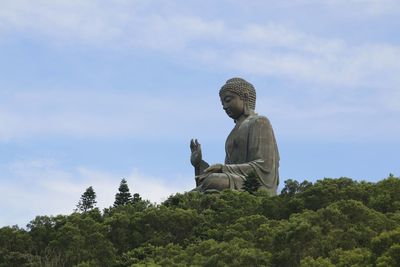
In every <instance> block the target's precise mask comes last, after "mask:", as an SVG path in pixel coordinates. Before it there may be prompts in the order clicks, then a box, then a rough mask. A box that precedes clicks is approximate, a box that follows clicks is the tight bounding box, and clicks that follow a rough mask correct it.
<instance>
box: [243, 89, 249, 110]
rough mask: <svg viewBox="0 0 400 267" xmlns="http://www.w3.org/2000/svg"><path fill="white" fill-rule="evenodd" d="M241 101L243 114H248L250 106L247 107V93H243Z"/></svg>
mask: <svg viewBox="0 0 400 267" xmlns="http://www.w3.org/2000/svg"><path fill="white" fill-rule="evenodd" d="M243 102H244V110H243V111H244V115H250V108H249V94H248V93H244V94H243Z"/></svg>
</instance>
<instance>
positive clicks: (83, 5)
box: [0, 0, 400, 88]
mask: <svg viewBox="0 0 400 267" xmlns="http://www.w3.org/2000/svg"><path fill="white" fill-rule="evenodd" d="M229 2H230V1H227V3H229ZM231 4H233V3H231ZM270 4H271V2H270V1H268V3H267V6H268V5H270ZM153 5H157V6H158V7H159V8H158V9H153V10H151V7H153ZM258 5H261V6H259V7H258V8H259V9H260V8H265V5H266V4H265V3H264V4H262V3H258V4H256V5H255V7H257V6H258ZM279 5H284V6H285V5H288V6H291V5H292V6H302V5H306V6H310V7H313V6H316V7H326V8H329V9H332V10H333V11H332V12H337V13H338V14H340V12H342V10H347V9H346V8H345V7H348V8H350V9H354V10H357V12H361V11H363V10H367V11H365V12H367V13H368V12H369V11H368V10H373V11H374V12H389V11H393V10H399V8H395V7H400V4H399V2H398V1H394V0H382V1H378V0H376V1H375V0H364V1H361V0H353V1H344V0H343V1H342V0H337V1H323V3H321V1H315V0H312V1H305V0H300V1H296V2H293V1H288V2H284V3H283V4H278V6H279ZM173 6H174V5H173ZM274 6H275V5H273V7H274ZM217 7H218V6H216V8H217ZM255 7H253V8H255ZM356 7H357V8H356ZM371 12H372V11H371ZM0 24H1V25H3V28H5V29H9V31H11V32H13V31H22V32H25V33H26V34H29V35H32V36H38V37H39V38H41V39H43V37H47V39H48V40H51V41H52V42H54V41H55V42H60V41H61V42H73V43H76V42H78V43H79V42H83V43H85V44H89V45H91V46H99V47H102V48H107V47H115V46H117V47H125V48H126V49H132V47H133V48H140V49H144V50H147V51H148V50H160V51H162V52H164V53H166V54H167V55H169V56H175V57H179V58H182V57H184V58H186V59H187V60H192V61H195V62H198V61H202V62H203V63H205V64H207V65H211V66H213V67H219V68H224V69H227V70H235V71H240V72H243V73H246V74H247V73H248V74H257V75H267V76H268V75H270V76H278V77H282V78H289V79H294V80H299V81H306V82H312V83H318V84H322V85H328V86H330V87H332V88H335V86H344V87H348V86H370V85H371V84H372V85H373V86H378V87H392V88H393V87H398V86H399V84H400V82H399V79H400V78H398V76H399V75H397V74H398V73H399V70H400V63H399V62H400V47H399V46H398V45H394V44H390V43H386V44H385V43H371V42H365V43H358V44H350V43H347V42H346V41H345V40H342V39H340V38H329V37H323V38H322V37H319V36H314V35H313V34H309V33H307V32H306V31H304V30H298V29H296V28H293V27H288V26H285V25H282V24H279V23H275V22H272V21H270V22H267V23H253V22H251V19H249V21H246V22H244V23H243V24H241V25H240V26H236V25H235V26H234V25H233V24H230V23H229V22H228V21H227V20H224V18H223V17H221V18H218V19H213V18H205V17H201V16H199V15H196V14H188V15H180V14H178V13H176V12H173V8H167V7H166V4H163V3H162V2H160V1H149V2H148V1H115V2H113V4H109V3H106V2H101V1H72V2H71V1H48V0H40V1H35V2H33V1H27V0H17V1H12V2H11V1H10V2H6V3H5V4H3V6H2V8H1V9H0ZM45 39H46V38H45ZM332 85H334V86H332Z"/></svg>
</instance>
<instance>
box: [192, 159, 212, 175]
mask: <svg viewBox="0 0 400 267" xmlns="http://www.w3.org/2000/svg"><path fill="white" fill-rule="evenodd" d="M209 166H210V164H208V163H207V162H205V161H204V160H201V162H200V164H199V166H198V167H195V168H194V174H195V175H196V176H197V175H201V174H203V173H204V170H205V169H207V168H208V167H209Z"/></svg>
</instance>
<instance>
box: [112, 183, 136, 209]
mask: <svg viewBox="0 0 400 267" xmlns="http://www.w3.org/2000/svg"><path fill="white" fill-rule="evenodd" d="M131 201H132V195H131V193H129V187H128V183H127V181H126V180H125V179H122V180H121V183H120V185H119V188H118V193H117V194H116V195H115V202H114V207H118V206H123V205H127V204H129V203H131Z"/></svg>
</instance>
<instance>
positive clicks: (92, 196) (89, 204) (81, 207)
mask: <svg viewBox="0 0 400 267" xmlns="http://www.w3.org/2000/svg"><path fill="white" fill-rule="evenodd" d="M96 203H97V201H96V192H94V190H93V187H92V186H89V187H88V188H87V189H86V191H85V193H83V194H82V196H81V199H80V200H79V202H78V204H77V205H76V210H77V211H81V212H87V211H89V210H91V209H93V208H94V206H95V205H96Z"/></svg>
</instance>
